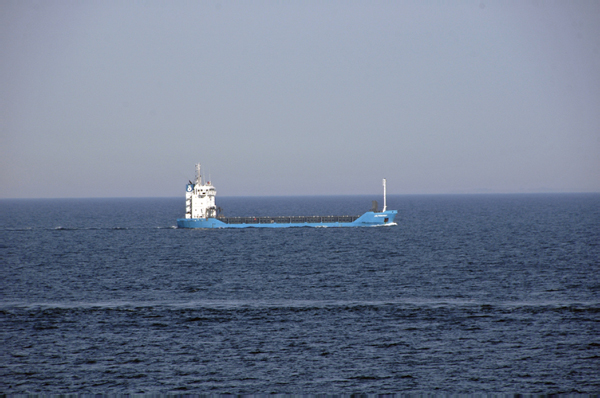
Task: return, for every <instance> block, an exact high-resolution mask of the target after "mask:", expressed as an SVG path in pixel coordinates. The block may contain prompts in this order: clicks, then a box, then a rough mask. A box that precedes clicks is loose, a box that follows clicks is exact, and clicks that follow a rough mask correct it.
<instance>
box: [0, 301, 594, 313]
mask: <svg viewBox="0 0 600 398" xmlns="http://www.w3.org/2000/svg"><path fill="white" fill-rule="evenodd" d="M152 308H161V309H169V308H171V309H177V310H202V309H209V310H245V309H254V310H260V309H265V310H274V309H282V310H286V309H288V310H319V309H361V308H362V309H369V308H371V309H385V308H390V309H411V310H412V309H428V310H435V309H458V310H476V311H481V312H509V313H510V312H514V311H523V312H534V313H537V312H547V311H552V312H554V311H571V312H595V313H600V302H504V303H495V304H490V303H479V302H473V301H459V300H441V301H437V300H385V301H359V300H347V301H346V300H289V301H263V300H197V301H186V302H167V301H156V302H153V301H100V302H48V303H43V302H33V303H26V302H5V303H2V304H0V310H1V311H10V310H19V309H20V310H36V309H37V310H85V309H98V310H103V309H104V310H119V309H120V310H137V309H152Z"/></svg>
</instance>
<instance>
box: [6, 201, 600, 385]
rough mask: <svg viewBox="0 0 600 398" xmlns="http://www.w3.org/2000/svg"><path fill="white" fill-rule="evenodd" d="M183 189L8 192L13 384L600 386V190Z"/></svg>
mask: <svg viewBox="0 0 600 398" xmlns="http://www.w3.org/2000/svg"><path fill="white" fill-rule="evenodd" d="M372 199H376V200H379V202H380V206H381V205H382V203H381V200H380V198H378V197H371V196H339V197H266V198H256V197H250V198H239V197H238V198H234V197H229V198H227V197H218V198H217V204H218V205H219V206H221V207H223V208H224V210H225V214H226V215H227V216H280V215H281V216H285V215H358V214H361V213H363V212H365V211H368V210H369V209H370V208H371V200H372ZM183 202H184V201H183V198H157V199H150V198H145V199H133V198H130V199H30V200H28V199H19V200H8V199H7V200H0V259H1V263H2V267H1V268H0V280H1V282H0V284H1V287H2V289H1V296H0V297H1V298H2V300H1V303H0V322H1V328H0V334H1V335H2V341H3V345H2V350H1V351H0V358H1V360H0V375H1V376H0V393H2V394H17V393H57V394H63V393H236V394H237V393H239V394H243V393H306V394H315V393H346V394H349V393H400V392H412V393H436V392H437V393H473V392H475V393H477V392H480V393H544V394H554V393H599V392H600V371H599V369H600V194H539V195H438V196H435V195H431V196H389V197H388V208H390V209H397V210H398V216H397V219H396V222H397V223H398V226H396V227H380V228H290V229H275V230H273V229H245V230H182V229H177V228H175V225H176V219H177V218H179V217H181V216H182V215H183V208H184V203H183Z"/></svg>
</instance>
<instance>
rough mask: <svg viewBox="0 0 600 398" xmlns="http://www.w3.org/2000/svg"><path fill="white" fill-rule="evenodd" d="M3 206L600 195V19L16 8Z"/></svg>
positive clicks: (6, 83)
mask: <svg viewBox="0 0 600 398" xmlns="http://www.w3.org/2000/svg"><path fill="white" fill-rule="evenodd" d="M0 51H1V53H2V57H1V58H0V104H1V106H0V131H1V132H2V133H1V136H0V148H1V149H0V198H6V199H8V198H102V197H111V198H116V197H123V198H128V197H183V195H184V189H185V184H186V183H187V181H188V180H193V178H194V165H195V164H196V163H201V164H202V167H203V171H204V174H205V176H207V177H210V178H211V180H212V182H213V184H214V185H215V187H216V189H217V192H218V195H219V196H223V197H232V196H323V195H325V196H334V195H363V194H364V195H380V192H382V188H381V179H382V178H387V188H388V194H390V195H431V194H480V193H498V194H513V193H571V192H572V193H598V192H600V2H597V1H556V2H540V1H535V0H532V1H520V2H501V1H479V0H478V1H462V2H420V1H398V2H387V1H371V2H366V1H364V2H361V1H357V2H343V1H331V2H316V1H300V2H283V3H279V2H269V1H256V2H233V1H210V2H208V1H207V2H187V1H170V2H164V1H159V0H156V1H154V0H147V1H144V2H142V3H133V2H118V1H92V0H90V1H84V2H70V1H55V0H49V1H38V0H25V1H4V2H2V3H0Z"/></svg>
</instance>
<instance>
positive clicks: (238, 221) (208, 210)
mask: <svg viewBox="0 0 600 398" xmlns="http://www.w3.org/2000/svg"><path fill="white" fill-rule="evenodd" d="M185 191H186V193H185V218H179V219H177V227H178V228H290V227H313V228H314V227H321V228H325V227H381V226H393V225H397V224H396V223H395V222H394V218H395V217H396V214H397V213H398V211H397V210H387V192H386V180H385V179H383V210H381V211H379V210H378V208H377V201H373V206H372V208H371V211H367V212H366V213H364V214H362V215H356V216H348V215H346V216H289V217H225V216H223V215H222V214H221V209H220V208H219V207H217V206H216V204H215V197H216V196H217V190H216V189H215V187H214V186H213V185H212V184H211V182H210V181H206V182H203V178H202V174H201V173H200V164H197V165H196V180H195V181H194V182H192V181H189V183H188V184H187V185H186V188H185Z"/></svg>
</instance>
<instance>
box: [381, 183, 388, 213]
mask: <svg viewBox="0 0 600 398" xmlns="http://www.w3.org/2000/svg"><path fill="white" fill-rule="evenodd" d="M385 183H386V180H385V178H384V179H383V210H382V211H386V210H387V192H386V186H385Z"/></svg>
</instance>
